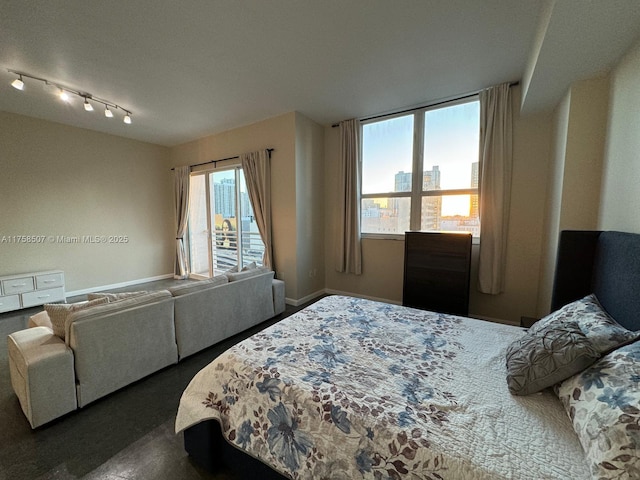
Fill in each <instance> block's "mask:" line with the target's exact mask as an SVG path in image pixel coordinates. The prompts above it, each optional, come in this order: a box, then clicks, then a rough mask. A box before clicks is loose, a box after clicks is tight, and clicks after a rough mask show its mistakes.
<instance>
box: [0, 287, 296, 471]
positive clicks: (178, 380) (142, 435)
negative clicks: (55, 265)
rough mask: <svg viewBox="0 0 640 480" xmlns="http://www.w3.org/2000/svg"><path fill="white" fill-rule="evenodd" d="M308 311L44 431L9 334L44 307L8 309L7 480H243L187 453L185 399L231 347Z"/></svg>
mask: <svg viewBox="0 0 640 480" xmlns="http://www.w3.org/2000/svg"><path fill="white" fill-rule="evenodd" d="M178 282H181V281H180V280H161V281H157V282H152V283H148V284H141V285H136V286H133V287H129V288H125V289H118V290H117V291H126V290H155V289H162V288H167V287H168V286H171V285H174V284H176V283H178ZM112 291H116V290H112ZM84 299H85V298H84V297H80V298H69V299H67V301H68V302H72V301H79V300H84ZM300 308H302V307H290V306H287V310H286V311H285V313H283V314H282V315H280V316H278V317H276V318H275V319H272V320H268V321H267V322H264V323H263V324H261V325H258V326H257V327H254V328H253V329H251V330H248V331H246V332H243V333H241V334H239V335H237V336H235V337H233V338H231V339H229V340H227V341H225V342H222V343H220V344H218V345H215V346H213V347H211V348H209V349H206V350H204V351H202V352H200V353H197V354H195V355H192V356H190V357H187V358H185V359H184V360H181V361H180V362H179V363H178V364H177V365H173V366H170V367H167V368H165V369H164V370H161V371H160V372H157V373H155V374H153V375H151V376H149V377H147V378H144V379H142V380H140V381H139V382H136V383H134V384H132V385H130V386H128V387H125V388H123V389H122V390H119V391H117V392H115V393H113V394H111V395H109V396H107V397H104V398H102V399H100V400H98V401H96V402H94V403H92V404H90V405H88V406H86V407H85V408H83V409H80V410H76V411H75V412H72V413H70V414H68V415H66V416H64V417H62V418H60V419H58V420H55V421H53V422H51V423H49V424H47V425H44V426H42V427H40V428H38V429H36V430H32V429H31V427H30V425H29V422H28V421H27V419H26V418H25V417H24V414H23V413H22V410H21V409H20V404H19V402H18V398H17V397H16V396H15V394H14V393H13V390H12V388H11V383H10V379H9V365H8V361H7V347H6V341H5V340H4V339H5V338H6V336H7V335H8V334H10V333H12V332H14V331H17V330H21V329H23V328H25V327H26V325H27V320H28V319H29V316H30V315H33V314H34V313H37V312H39V311H42V307H36V308H31V309H25V310H20V311H18V312H8V313H3V314H0V337H1V338H2V340H3V341H2V343H1V344H0V480H44V479H65V480H66V479H76V478H84V479H92V480H97V479H101V480H103V479H107V480H122V479H154V480H155V479H171V480H182V479H185V480H190V479H216V480H240V479H237V478H236V477H234V476H233V475H232V474H231V473H230V472H228V471H221V472H218V473H216V474H210V473H208V472H205V471H204V470H202V469H200V468H199V467H198V466H197V465H195V464H194V463H193V462H192V461H191V459H190V458H189V457H188V456H187V454H186V452H185V451H184V448H183V445H182V442H183V440H182V435H181V434H180V435H176V434H174V430H173V426H174V420H175V415H176V410H177V408H178V403H179V400H180V396H181V395H182V392H183V390H184V389H185V387H186V386H187V384H188V383H189V381H190V380H191V378H192V377H193V376H194V375H195V374H196V373H197V372H198V371H199V370H200V369H201V368H203V367H204V366H205V365H207V364H208V363H210V362H211V361H212V360H213V359H214V358H215V357H217V356H218V355H219V354H220V353H222V352H223V351H224V350H226V349H227V348H228V347H230V346H231V345H233V344H235V343H237V342H238V341H240V340H241V339H243V338H245V337H247V336H249V335H251V334H253V333H255V332H257V331H259V330H261V329H263V328H265V327H267V326H269V325H271V324H273V323H275V322H277V321H278V320H281V319H282V318H284V317H286V316H288V315H291V314H292V313H294V312H295V311H297V310H299V309H300Z"/></svg>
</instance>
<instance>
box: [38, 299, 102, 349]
mask: <svg viewBox="0 0 640 480" xmlns="http://www.w3.org/2000/svg"><path fill="white" fill-rule="evenodd" d="M108 302H109V300H108V299H107V298H104V297H103V298H96V299H95V300H91V301H89V302H80V303H47V304H46V305H45V306H44V309H45V311H46V312H47V314H48V315H49V319H50V320H51V327H52V328H53V333H55V334H56V335H57V336H58V337H60V338H61V339H63V340H64V337H65V333H64V324H65V322H66V320H67V317H68V316H69V315H71V314H72V313H73V312H77V311H78V310H83V309H85V308H91V307H93V306H95V305H102V304H105V303H108Z"/></svg>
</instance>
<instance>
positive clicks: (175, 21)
mask: <svg viewBox="0 0 640 480" xmlns="http://www.w3.org/2000/svg"><path fill="white" fill-rule="evenodd" d="M114 6H117V8H114ZM639 35H640V2H638V1H637V0H608V1H607V2H600V1H596V0H558V1H557V2H556V1H553V0H518V1H515V0H481V1H480V0H438V1H436V0H396V1H391V0H321V1H318V0H296V1H294V0H242V1H233V0H200V1H196V0H181V1H175V0H173V1H171V0H136V1H129V2H127V1H118V2H114V1H109V2H105V1H98V0H90V1H89V0H66V1H60V2H42V1H36V0H2V2H0V110H4V111H7V112H14V113H18V114H23V115H28V116H32V117H37V118H42V119H46V120H50V121H54V122H60V123H64V124H68V125H72V126H76V127H81V128H88V129H91V130H97V131H101V132H106V133H111V134H114V135H120V136H123V137H128V138H133V139H137V140H142V141H147V142H151V143H155V144H159V145H166V146H172V145H176V144H180V143H184V142H187V141H190V140H194V139H196V138H200V137H203V136H206V135H209V134H213V133H219V132H221V131H225V130H229V129H232V128H236V127H239V126H242V125H247V124H250V123H254V122H257V121H260V120H263V119H266V118H270V117H273V116H276V115H280V114H283V113H286V112H291V111H294V110H295V111H298V112H300V113H302V114H303V115H306V116H307V117H309V118H311V119H313V120H314V121H316V122H318V123H320V124H322V125H328V124H331V123H334V122H337V121H339V120H342V119H346V118H352V117H359V118H362V117H366V116H370V115H375V114H379V113H385V112H390V111H393V110H398V109H401V108H406V107H411V106H416V105H421V104H426V103H429V102H433V101H439V100H443V99H448V98H452V97H456V96H459V95H463V94H466V93H470V92H475V91H477V90H479V89H482V88H484V87H488V86H491V85H495V84H498V83H502V82H507V81H522V80H524V81H523V87H524V88H523V90H524V92H525V93H526V95H525V96H524V100H523V110H525V111H529V112H535V111H537V110H541V109H548V108H552V107H553V106H554V105H555V104H556V103H557V101H558V100H559V99H560V98H561V96H562V95H563V94H564V92H565V91H566V89H567V87H568V86H569V85H570V84H571V83H572V82H573V81H574V80H576V79H580V78H588V77H590V76H593V75H595V74H598V73H601V72H606V71H607V70H608V69H610V68H611V66H612V65H614V64H615V62H616V61H617V60H618V59H619V58H620V56H621V55H622V54H623V53H624V52H626V51H627V50H628V49H629V48H630V46H631V45H632V44H633V42H634V41H635V40H637V39H638V37H639ZM7 69H13V70H18V71H22V72H25V73H28V74H31V75H34V76H38V77H42V78H46V79H48V80H50V81H53V82H55V83H59V84H62V85H65V86H68V87H71V88H73V89H75V90H79V91H82V92H86V93H90V94H92V95H94V96H96V97H100V98H102V99H105V100H108V101H109V102H112V103H115V104H118V105H120V106H122V107H124V108H126V109H127V110H130V111H131V112H132V119H133V124H132V125H125V124H124V123H123V122H122V121H121V120H122V115H121V113H118V114H116V118H113V119H107V118H105V117H104V115H102V114H101V110H100V109H99V108H97V109H96V110H97V111H94V112H92V113H88V112H85V111H84V110H83V108H82V105H81V103H82V101H81V100H80V99H76V100H75V102H73V103H72V104H65V103H63V102H61V101H60V100H59V99H57V98H55V97H54V96H53V95H52V94H51V92H47V91H45V89H43V88H42V84H41V83H39V82H35V81H30V80H29V79H25V90H24V91H22V92H20V91H18V90H16V89H13V88H11V86H10V82H11V81H12V80H13V79H14V78H15V75H13V74H10V73H9V72H7Z"/></svg>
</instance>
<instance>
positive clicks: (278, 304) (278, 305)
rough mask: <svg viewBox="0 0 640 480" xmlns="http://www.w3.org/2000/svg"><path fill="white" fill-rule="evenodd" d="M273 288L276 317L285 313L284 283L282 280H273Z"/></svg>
mask: <svg viewBox="0 0 640 480" xmlns="http://www.w3.org/2000/svg"><path fill="white" fill-rule="evenodd" d="M271 288H272V290H273V310H274V313H275V314H276V315H280V314H281V313H282V312H284V309H285V302H284V282H283V281H282V280H276V279H275V278H274V279H273V280H272V283H271Z"/></svg>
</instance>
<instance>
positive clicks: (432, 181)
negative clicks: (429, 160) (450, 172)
mask: <svg viewBox="0 0 640 480" xmlns="http://www.w3.org/2000/svg"><path fill="white" fill-rule="evenodd" d="M422 190H423V191H424V192H426V191H428V190H440V167H439V166H438V165H434V166H433V168H432V169H431V170H426V171H424V172H422Z"/></svg>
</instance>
